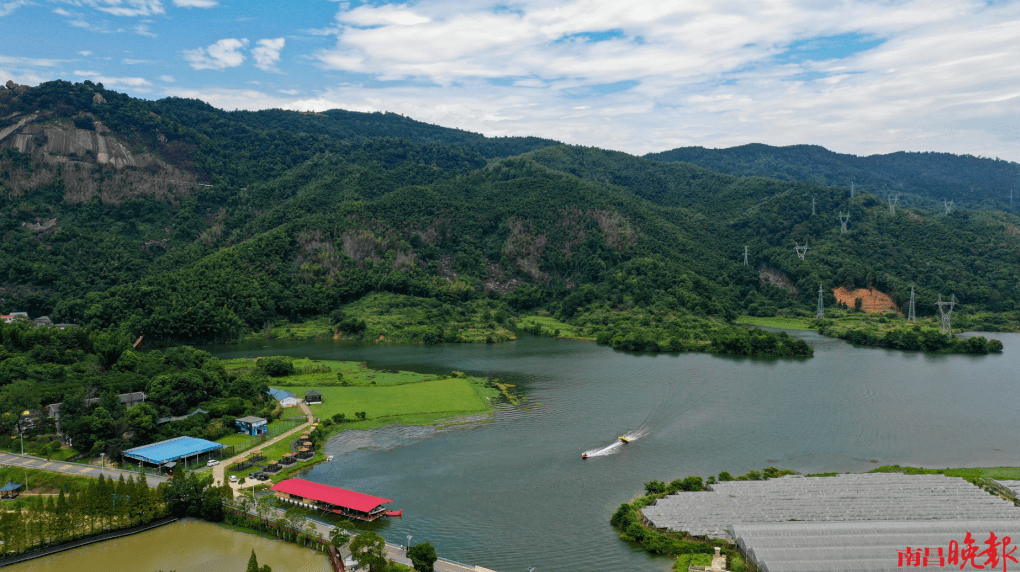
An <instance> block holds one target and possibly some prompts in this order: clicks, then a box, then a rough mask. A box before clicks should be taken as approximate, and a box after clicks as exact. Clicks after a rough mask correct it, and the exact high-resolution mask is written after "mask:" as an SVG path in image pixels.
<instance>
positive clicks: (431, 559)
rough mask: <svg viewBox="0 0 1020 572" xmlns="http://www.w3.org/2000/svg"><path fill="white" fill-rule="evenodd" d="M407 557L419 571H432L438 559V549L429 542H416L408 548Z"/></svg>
mask: <svg viewBox="0 0 1020 572" xmlns="http://www.w3.org/2000/svg"><path fill="white" fill-rule="evenodd" d="M407 557H408V558H410V559H411V565H412V566H413V567H414V569H415V570H417V571H418V572H432V571H433V566H434V565H435V563H436V560H438V559H439V558H438V557H437V556H436V549H435V548H433V547H432V544H431V543H429V542H422V543H421V544H415V545H414V546H411V547H409V548H408V549H407Z"/></svg>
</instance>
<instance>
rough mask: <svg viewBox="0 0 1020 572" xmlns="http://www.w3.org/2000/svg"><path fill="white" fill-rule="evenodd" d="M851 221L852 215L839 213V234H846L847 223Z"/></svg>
mask: <svg viewBox="0 0 1020 572" xmlns="http://www.w3.org/2000/svg"><path fill="white" fill-rule="evenodd" d="M849 221H850V213H849V212H847V213H846V214H843V211H839V224H840V228H839V233H840V234H846V223H847V222H849Z"/></svg>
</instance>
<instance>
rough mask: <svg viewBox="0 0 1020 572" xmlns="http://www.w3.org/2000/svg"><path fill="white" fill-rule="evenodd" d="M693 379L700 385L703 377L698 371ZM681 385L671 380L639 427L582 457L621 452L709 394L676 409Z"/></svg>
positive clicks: (685, 411)
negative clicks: (675, 398)
mask: <svg viewBox="0 0 1020 572" xmlns="http://www.w3.org/2000/svg"><path fill="white" fill-rule="evenodd" d="M692 380H693V381H694V382H695V384H697V385H700V382H701V379H700V376H698V375H697V374H696V373H695V374H693V375H692ZM680 385H681V384H680V383H678V382H676V381H671V382H669V383H668V384H667V385H666V389H665V394H664V395H663V398H662V399H661V400H660V401H659V404H658V405H657V406H656V407H655V408H654V409H652V410H651V411H649V412H648V415H647V416H646V417H645V418H644V419H643V420H642V421H641V424H640V425H639V426H638V428H637V429H634V430H633V431H631V432H629V433H624V434H623V435H622V436H621V438H618V439H617V440H615V441H613V443H612V444H610V445H606V446H605V447H600V448H597V449H589V450H587V451H585V452H584V453H582V455H581V457H582V458H585V459H587V458H590V457H605V456H606V455H613V454H615V453H617V452H619V450H620V448H621V447H623V446H624V445H626V444H627V443H632V442H634V441H636V440H638V439H640V438H641V437H644V436H645V435H647V434H649V433H650V432H651V431H652V426H653V425H655V426H656V427H658V426H661V425H662V424H664V423H668V422H670V421H672V420H673V419H676V418H677V417H679V416H681V415H683V414H684V413H687V412H688V411H690V410H691V409H693V408H694V406H696V405H697V404H698V403H699V402H700V401H701V400H702V399H704V398H705V396H707V395H708V391H705V392H704V393H702V394H701V395H700V396H699V397H698V398H697V399H694V400H691V401H690V402H689V403H688V406H687V407H686V408H683V409H680V410H676V409H675V406H674V404H673V401H674V394H675V393H676V390H677V388H678V387H679V386H680Z"/></svg>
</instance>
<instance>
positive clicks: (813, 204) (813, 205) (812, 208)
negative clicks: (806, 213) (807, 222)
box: [811, 197, 815, 216]
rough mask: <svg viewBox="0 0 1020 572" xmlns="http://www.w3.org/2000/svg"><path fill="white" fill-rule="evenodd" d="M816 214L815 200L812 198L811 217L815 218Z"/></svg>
mask: <svg viewBox="0 0 1020 572" xmlns="http://www.w3.org/2000/svg"><path fill="white" fill-rule="evenodd" d="M814 214H815V198H814V197H811V215H812V216H814Z"/></svg>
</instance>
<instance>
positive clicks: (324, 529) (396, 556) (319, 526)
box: [249, 507, 494, 572]
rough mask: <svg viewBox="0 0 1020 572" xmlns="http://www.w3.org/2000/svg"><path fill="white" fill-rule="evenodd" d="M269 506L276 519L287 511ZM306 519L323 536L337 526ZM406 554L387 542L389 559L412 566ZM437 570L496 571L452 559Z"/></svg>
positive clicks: (440, 562)
mask: <svg viewBox="0 0 1020 572" xmlns="http://www.w3.org/2000/svg"><path fill="white" fill-rule="evenodd" d="M268 508H269V509H270V510H271V511H272V512H273V514H274V515H275V516H270V517H269V518H270V519H272V520H276V519H277V518H279V517H281V516H283V515H284V514H285V512H284V511H283V510H281V509H279V508H276V507H268ZM249 514H252V516H257V515H255V513H253V512H250V511H249ZM305 520H307V521H308V522H311V523H312V524H314V525H315V532H316V533H317V534H318V535H319V536H321V537H322V538H329V534H330V532H331V531H332V530H333V529H334V528H336V527H335V526H333V525H331V524H327V523H324V522H321V521H318V520H313V519H305ZM412 540H413V539H412ZM341 554H342V555H343V556H344V558H348V557H349V556H350V555H351V552H350V550H348V549H347V547H346V546H345V547H344V548H343V550H341ZM405 554H406V553H405V552H404V549H403V547H401V546H397V545H394V544H389V543H387V544H386V558H387V559H388V560H394V561H396V562H399V563H401V564H405V565H407V566H410V565H411V561H410V560H408V559H407V556H406V555H405ZM435 570H436V572H494V571H493V570H489V569H488V568H482V567H481V566H468V565H467V564H460V563H457V562H453V561H450V560H437V561H436V564H435Z"/></svg>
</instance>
